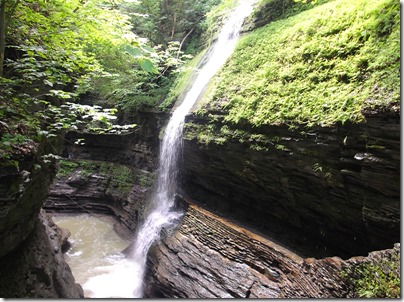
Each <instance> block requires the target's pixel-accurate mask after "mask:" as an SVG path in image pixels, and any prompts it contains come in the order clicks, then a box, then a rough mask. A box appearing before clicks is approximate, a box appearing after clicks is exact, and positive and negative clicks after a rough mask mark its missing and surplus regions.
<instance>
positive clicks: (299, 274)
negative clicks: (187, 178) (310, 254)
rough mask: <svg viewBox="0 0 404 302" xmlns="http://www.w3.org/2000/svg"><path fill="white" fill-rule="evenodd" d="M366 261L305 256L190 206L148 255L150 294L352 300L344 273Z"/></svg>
mask: <svg viewBox="0 0 404 302" xmlns="http://www.w3.org/2000/svg"><path fill="white" fill-rule="evenodd" d="M397 252H399V247H398V249H397V250H394V251H393V250H388V251H384V253H385V254H386V253H397ZM385 254H384V256H386V255H385ZM364 259H365V257H357V258H352V259H349V260H346V261H344V260H341V259H340V258H338V257H332V258H324V259H320V260H317V259H314V258H306V259H303V258H301V257H299V256H298V255H296V254H294V253H292V252H290V251H288V250H286V249H284V248H283V247H281V246H279V245H277V244H276V243H274V242H272V241H270V240H268V239H265V238H263V237H260V236H258V235H256V234H254V233H252V232H250V231H248V230H246V229H243V228H241V227H239V226H237V225H235V224H233V223H230V222H229V221H227V220H225V219H223V218H221V217H218V216H216V215H213V214H211V213H209V212H207V211H205V210H203V209H202V208H200V207H198V206H196V205H192V204H190V205H189V207H188V209H187V210H186V213H185V216H184V219H183V221H182V223H181V224H180V226H179V228H178V229H177V230H176V231H175V232H174V233H172V234H170V236H167V237H166V238H165V239H164V240H163V241H162V242H160V243H159V244H157V245H156V246H154V247H153V248H152V250H151V252H150V254H149V258H148V272H147V276H146V280H145V283H146V284H147V286H146V297H159V298H161V297H170V298H173V297H174V298H349V297H352V294H351V292H350V291H349V287H348V285H347V284H346V280H344V279H343V278H342V275H341V271H342V270H343V269H344V268H345V267H348V266H349V265H350V264H352V263H357V262H360V261H364Z"/></svg>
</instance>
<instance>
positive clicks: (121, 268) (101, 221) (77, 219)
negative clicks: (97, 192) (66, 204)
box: [52, 214, 137, 298]
mask: <svg viewBox="0 0 404 302" xmlns="http://www.w3.org/2000/svg"><path fill="white" fill-rule="evenodd" d="M52 218H53V221H54V222H55V223H56V224H57V225H58V226H60V227H63V228H66V229H68V230H70V232H71V236H70V238H69V241H70V242H71V244H72V247H71V248H70V249H69V251H68V252H67V253H66V254H65V259H66V261H67V263H68V264H69V266H70V267H71V269H72V272H73V276H74V278H75V279H76V282H77V283H80V284H81V286H82V287H83V289H84V295H85V297H91V298H112V297H117V298H119V297H128V296H131V295H132V293H127V292H125V291H127V289H128V288H129V289H130V288H131V286H128V284H126V283H129V282H133V281H131V279H132V278H133V274H134V272H136V270H137V269H136V267H134V264H133V263H132V262H129V261H128V260H126V259H125V257H124V256H123V254H122V253H121V251H122V250H124V249H125V248H126V247H127V246H128V245H129V243H130V242H129V241H125V240H123V239H122V238H120V237H119V236H118V235H117V234H116V233H115V231H114V230H113V223H114V221H113V220H112V219H111V218H108V217H97V216H93V215H89V214H80V215H63V216H62V215H56V216H53V217H52ZM114 276H119V277H118V278H114Z"/></svg>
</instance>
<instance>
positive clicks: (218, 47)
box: [90, 0, 252, 298]
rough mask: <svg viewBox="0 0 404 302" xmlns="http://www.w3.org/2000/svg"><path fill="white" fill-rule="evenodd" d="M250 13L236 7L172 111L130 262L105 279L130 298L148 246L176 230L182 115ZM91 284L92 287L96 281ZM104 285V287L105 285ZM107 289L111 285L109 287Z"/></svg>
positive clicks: (245, 3) (137, 289)
mask: <svg viewBox="0 0 404 302" xmlns="http://www.w3.org/2000/svg"><path fill="white" fill-rule="evenodd" d="M251 11H252V3H251V2H250V1H249V0H240V1H239V5H238V6H237V8H236V9H235V11H234V12H233V13H232V15H231V16H230V17H229V19H228V20H227V21H226V23H225V24H224V26H223V28H222V29H221V31H220V34H219V37H218V39H217V42H216V44H215V46H214V48H213V51H212V52H211V56H210V57H209V59H208V62H207V63H206V64H205V65H204V66H203V68H202V69H201V70H200V71H199V74H198V76H197V78H196V80H195V82H194V84H193V86H192V88H191V89H190V90H189V92H188V93H187V95H186V96H185V99H184V101H183V102H182V104H181V105H180V106H179V107H178V108H177V109H176V110H175V111H174V113H173V114H172V116H171V119H170V121H169V123H168V125H167V128H166V130H165V134H164V138H163V141H162V145H161V151H160V159H159V160H160V161H159V170H158V172H159V175H158V179H157V189H156V191H155V193H154V195H153V197H152V199H151V200H152V204H151V210H150V211H149V214H148V215H147V217H146V220H145V222H144V224H143V225H142V226H141V228H140V229H139V232H138V233H137V236H136V239H135V241H134V250H133V252H132V255H131V260H132V261H131V262H130V263H128V262H125V263H123V264H122V265H121V266H120V267H117V270H119V271H120V273H122V274H123V275H122V276H121V277H118V276H117V274H116V273H115V272H114V273H113V275H114V276H111V275H109V276H108V278H107V279H108V280H111V279H113V278H115V279H116V280H115V282H123V283H128V281H130V283H131V289H130V290H131V291H132V293H133V296H132V297H135V298H141V297H142V296H143V277H144V272H145V267H146V258H147V252H148V250H149V248H150V246H151V245H152V244H153V242H155V241H156V240H157V239H159V237H160V232H161V230H162V229H163V228H170V227H173V226H175V225H176V224H177V223H178V221H179V219H180V217H181V215H182V213H181V212H179V211H176V210H175V209H174V195H175V192H176V190H177V174H178V167H177V161H178V155H179V153H180V150H181V140H182V129H183V124H184V118H185V115H186V114H187V113H188V112H189V111H190V110H191V108H192V107H193V105H194V104H195V102H196V100H197V99H198V98H199V96H200V94H201V93H202V90H203V89H204V88H205V86H206V85H207V84H208V82H209V80H210V79H211V78H212V76H213V75H214V74H215V73H216V72H217V71H218V70H219V68H220V67H221V66H222V65H223V64H224V63H225V62H226V60H227V59H228V57H229V56H230V55H231V54H232V52H233V50H234V47H235V45H236V41H237V38H238V35H239V31H240V29H241V26H242V23H243V20H244V18H245V17H247V16H248V15H249V14H250V13H251ZM97 277H99V276H97ZM104 277H107V276H103V278H104ZM98 279H100V278H98ZM118 279H120V280H121V281H120V280H118ZM90 281H91V283H95V281H98V280H90ZM111 281H113V280H111ZM103 283H104V284H107V283H106V281H105V282H103ZM90 285H91V284H90ZM120 285H121V284H120ZM109 286H110V287H112V286H114V285H113V284H110V285H109ZM125 292H128V290H125Z"/></svg>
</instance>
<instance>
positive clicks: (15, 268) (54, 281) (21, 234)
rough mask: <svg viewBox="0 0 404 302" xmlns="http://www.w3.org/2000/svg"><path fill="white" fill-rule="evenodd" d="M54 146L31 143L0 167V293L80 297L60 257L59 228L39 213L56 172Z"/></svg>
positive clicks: (23, 295) (7, 294)
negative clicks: (25, 150) (20, 153)
mask: <svg viewBox="0 0 404 302" xmlns="http://www.w3.org/2000/svg"><path fill="white" fill-rule="evenodd" d="M55 145H57V144H53V146H51V145H50V144H48V143H45V142H44V143H42V144H40V145H35V146H34V147H33V148H32V150H30V152H27V153H26V154H25V155H21V156H20V157H19V158H16V159H15V160H10V161H7V162H6V163H3V164H2V165H1V167H0V196H1V197H0V266H1V270H0V284H1V286H0V296H1V297H7V298H79V297H82V296H83V294H82V290H81V287H80V286H77V285H76V284H75V283H74V278H73V275H72V274H71V271H70V269H69V267H68V266H67V264H66V263H65V261H64V259H63V255H62V251H61V241H60V240H59V237H60V233H59V231H58V230H57V228H56V226H54V225H53V224H52V223H51V222H50V221H49V220H48V219H47V218H46V217H45V216H44V215H43V214H40V209H41V206H42V204H43V202H44V200H45V197H46V194H47V192H48V189H49V185H50V183H51V180H52V178H53V176H54V174H55V165H54V163H52V156H48V154H49V153H50V152H51V151H53V148H54V146H55Z"/></svg>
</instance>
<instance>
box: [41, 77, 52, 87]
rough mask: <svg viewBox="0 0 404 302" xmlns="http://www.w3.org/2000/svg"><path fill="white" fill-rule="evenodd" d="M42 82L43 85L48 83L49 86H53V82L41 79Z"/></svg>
mask: <svg viewBox="0 0 404 302" xmlns="http://www.w3.org/2000/svg"><path fill="white" fill-rule="evenodd" d="M43 82H44V84H45V85H48V86H50V87H53V83H52V82H49V81H48V80H46V79H45V80H43Z"/></svg>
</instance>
